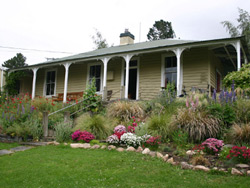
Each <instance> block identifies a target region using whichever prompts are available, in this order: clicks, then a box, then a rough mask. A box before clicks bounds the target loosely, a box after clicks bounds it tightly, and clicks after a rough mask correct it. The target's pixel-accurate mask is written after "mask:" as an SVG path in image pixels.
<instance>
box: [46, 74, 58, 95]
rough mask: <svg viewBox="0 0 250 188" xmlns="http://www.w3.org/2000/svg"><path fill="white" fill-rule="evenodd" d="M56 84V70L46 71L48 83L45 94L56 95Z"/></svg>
mask: <svg viewBox="0 0 250 188" xmlns="http://www.w3.org/2000/svg"><path fill="white" fill-rule="evenodd" d="M55 86H56V71H47V72H46V83H45V95H46V96H52V95H55Z"/></svg>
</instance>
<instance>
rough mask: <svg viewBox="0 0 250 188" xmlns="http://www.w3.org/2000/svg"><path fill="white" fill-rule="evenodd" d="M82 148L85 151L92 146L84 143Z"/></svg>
mask: <svg viewBox="0 0 250 188" xmlns="http://www.w3.org/2000/svg"><path fill="white" fill-rule="evenodd" d="M81 148H83V149H89V148H91V145H90V144H89V143H84V144H82V147H81Z"/></svg>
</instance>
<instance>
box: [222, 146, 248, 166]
mask: <svg viewBox="0 0 250 188" xmlns="http://www.w3.org/2000/svg"><path fill="white" fill-rule="evenodd" d="M227 159H232V160H235V161H236V162H240V163H248V162H250V149H249V148H247V147H246V146H242V147H239V146H234V147H233V148H232V149H231V150H230V151H229V155H228V156H227Z"/></svg>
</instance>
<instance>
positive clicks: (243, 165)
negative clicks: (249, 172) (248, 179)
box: [235, 164, 250, 169]
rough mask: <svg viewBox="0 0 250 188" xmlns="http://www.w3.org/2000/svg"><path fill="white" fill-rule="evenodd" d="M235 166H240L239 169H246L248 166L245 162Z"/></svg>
mask: <svg viewBox="0 0 250 188" xmlns="http://www.w3.org/2000/svg"><path fill="white" fill-rule="evenodd" d="M235 166H236V168H240V169H248V168H249V167H250V166H249V165H247V164H237V165H235Z"/></svg>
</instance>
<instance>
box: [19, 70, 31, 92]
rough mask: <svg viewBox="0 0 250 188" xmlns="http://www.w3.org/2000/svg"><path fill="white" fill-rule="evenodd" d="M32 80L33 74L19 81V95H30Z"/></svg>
mask: <svg viewBox="0 0 250 188" xmlns="http://www.w3.org/2000/svg"><path fill="white" fill-rule="evenodd" d="M32 79H33V74H32V75H28V76H25V77H24V78H22V79H21V80H20V93H23V94H24V93H29V94H31V93H32Z"/></svg>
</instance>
